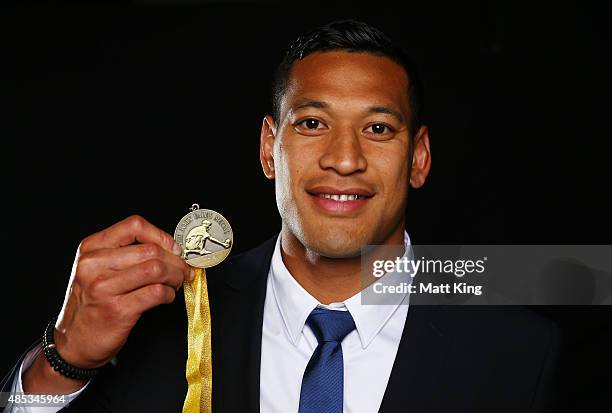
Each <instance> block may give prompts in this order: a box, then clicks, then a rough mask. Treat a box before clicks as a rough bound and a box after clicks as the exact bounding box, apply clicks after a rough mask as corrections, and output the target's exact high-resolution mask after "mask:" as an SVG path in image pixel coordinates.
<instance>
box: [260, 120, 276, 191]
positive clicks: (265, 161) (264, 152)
mask: <svg viewBox="0 0 612 413" xmlns="http://www.w3.org/2000/svg"><path fill="white" fill-rule="evenodd" d="M275 139H276V122H274V119H272V116H270V115H266V116H265V117H264V118H263V122H262V124H261V137H260V142H259V160H260V162H261V167H262V168H263V172H264V175H266V178H268V179H274V176H275V172H274V141H275Z"/></svg>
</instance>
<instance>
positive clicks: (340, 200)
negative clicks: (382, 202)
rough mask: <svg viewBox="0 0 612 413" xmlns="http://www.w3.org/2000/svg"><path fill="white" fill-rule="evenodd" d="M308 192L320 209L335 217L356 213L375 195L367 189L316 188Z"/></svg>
mask: <svg viewBox="0 0 612 413" xmlns="http://www.w3.org/2000/svg"><path fill="white" fill-rule="evenodd" d="M306 192H307V193H308V194H309V195H310V196H311V197H312V200H313V201H314V204H315V205H316V206H317V207H318V208H319V209H321V210H323V211H324V212H327V213H331V214H333V215H346V214H353V213H356V212H357V211H359V210H360V209H362V208H363V207H364V206H365V205H366V204H367V202H368V201H369V200H370V199H371V198H373V197H374V195H375V194H374V192H372V191H370V190H368V189H365V188H346V189H339V188H333V187H315V188H311V189H309V190H307V191H306Z"/></svg>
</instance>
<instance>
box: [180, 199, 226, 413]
mask: <svg viewBox="0 0 612 413" xmlns="http://www.w3.org/2000/svg"><path fill="white" fill-rule="evenodd" d="M174 240H175V241H176V242H177V243H178V244H179V245H180V246H181V247H182V248H183V258H184V259H185V261H186V262H187V264H189V265H191V266H192V267H195V270H194V274H195V275H194V279H193V281H191V282H185V283H184V291H185V307H186V309H187V324H188V325H187V365H186V367H185V377H186V378H187V395H186V397H185V402H184V403H183V413H202V412H204V413H210V412H211V411H212V348H211V322H212V321H211V317H210V307H209V302H208V285H207V282H206V272H205V270H204V269H205V268H209V267H212V266H215V265H217V264H219V263H220V262H222V261H223V260H224V259H226V258H227V256H228V255H229V253H230V251H231V249H232V245H233V244H234V234H233V233H232V227H230V224H229V222H227V220H226V219H225V218H224V217H223V215H221V214H219V213H218V212H215V211H211V210H210V209H200V206H199V205H198V204H193V205H192V206H191V212H190V213H188V214H187V215H185V216H184V217H183V218H182V219H181V220H180V222H179V224H178V225H177V227H176V231H174Z"/></svg>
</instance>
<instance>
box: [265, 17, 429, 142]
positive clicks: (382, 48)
mask: <svg viewBox="0 0 612 413" xmlns="http://www.w3.org/2000/svg"><path fill="white" fill-rule="evenodd" d="M325 51H347V52H353V53H370V54H373V55H376V56H384V57H388V58H389V59H391V60H393V61H394V62H396V63H397V64H399V65H400V66H402V67H403V68H404V70H405V71H406V74H407V76H408V100H409V102H408V103H409V105H410V132H411V136H414V135H415V134H416V132H417V131H418V129H419V127H420V126H421V123H422V122H423V119H422V118H423V86H422V84H421V80H420V78H419V75H418V73H417V70H416V67H415V64H414V63H413V62H412V60H410V59H409V58H408V56H407V54H406V53H405V52H404V50H403V49H402V48H401V47H399V46H398V45H396V44H394V43H393V42H392V41H391V39H389V37H387V36H386V35H385V34H384V33H383V32H381V31H380V30H378V29H377V28H375V27H372V26H370V25H369V24H367V23H364V22H360V21H356V20H350V19H349V20H337V21H333V22H330V23H327V24H326V25H324V26H321V27H318V28H316V29H314V30H312V31H310V32H308V33H307V34H305V35H303V36H300V37H298V38H297V39H295V40H294V41H293V42H292V43H291V44H290V46H289V48H288V50H287V52H286V54H285V57H284V58H283V60H282V61H281V63H280V64H279V65H278V68H277V69H276V74H275V75H274V80H273V83H272V116H273V118H274V121H275V122H277V123H278V122H279V120H280V105H281V100H282V97H283V94H284V93H285V89H286V88H287V82H288V81H289V75H290V73H291V68H292V66H293V64H294V63H295V62H296V61H298V60H301V59H303V58H305V57H306V56H308V55H309V54H312V53H315V52H325Z"/></svg>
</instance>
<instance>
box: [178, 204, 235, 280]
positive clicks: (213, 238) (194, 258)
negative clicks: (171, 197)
mask: <svg viewBox="0 0 612 413" xmlns="http://www.w3.org/2000/svg"><path fill="white" fill-rule="evenodd" d="M174 240H175V241H176V242H177V243H178V244H179V245H180V246H181V247H183V258H185V260H186V261H187V264H189V265H191V266H192V267H197V268H210V267H214V266H215V265H217V264H219V263H220V262H222V261H223V260H224V259H226V258H227V256H228V255H229V253H230V251H231V249H232V245H233V244H234V234H233V232H232V227H231V226H230V224H229V222H227V219H225V218H224V217H223V215H221V214H220V213H218V212H215V211H212V210H210V209H200V206H199V205H198V204H193V205H192V206H191V212H190V213H188V214H187V215H185V216H184V217H183V218H182V219H181V221H180V222H179V224H178V225H177V227H176V231H174Z"/></svg>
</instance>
